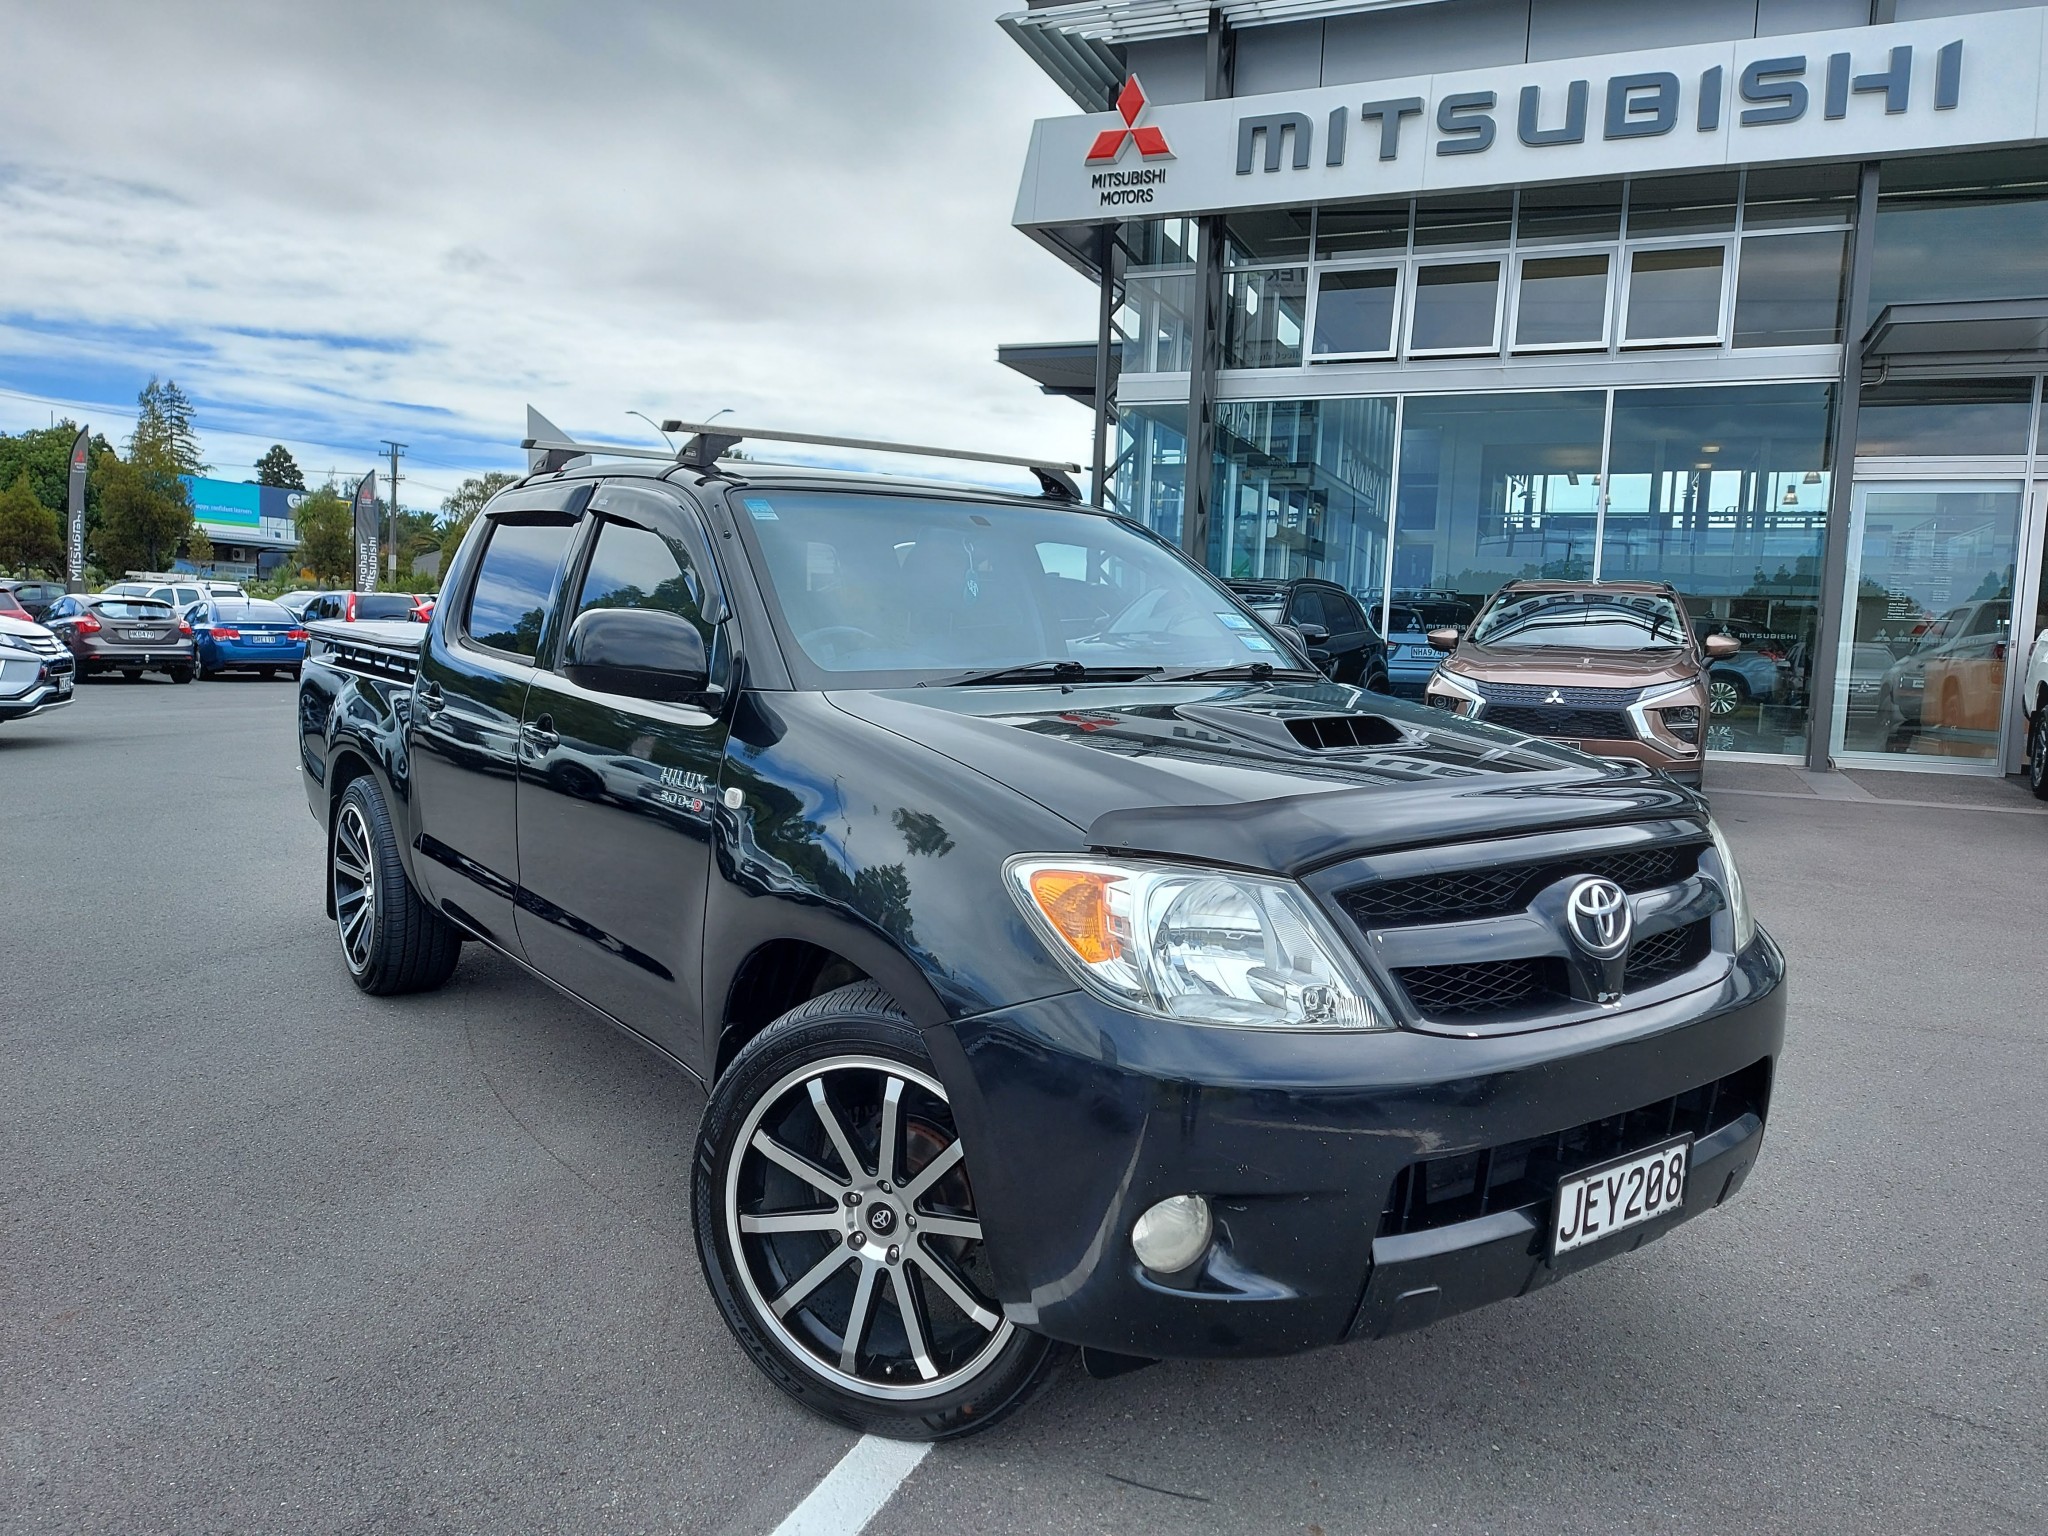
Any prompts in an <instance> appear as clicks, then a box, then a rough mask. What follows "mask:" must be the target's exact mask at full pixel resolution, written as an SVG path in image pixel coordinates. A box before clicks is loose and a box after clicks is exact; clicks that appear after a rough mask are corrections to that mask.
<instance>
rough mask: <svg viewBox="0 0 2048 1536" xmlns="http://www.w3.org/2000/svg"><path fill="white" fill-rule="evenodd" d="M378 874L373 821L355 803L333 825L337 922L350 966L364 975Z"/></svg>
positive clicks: (373, 932) (373, 923)
mask: <svg viewBox="0 0 2048 1536" xmlns="http://www.w3.org/2000/svg"><path fill="white" fill-rule="evenodd" d="M376 898H377V876H376V872H375V864H374V861H373V860H372V859H371V857H370V824H369V823H368V822H366V821H365V820H363V813H362V812H361V811H360V810H358V809H356V807H355V806H353V805H344V806H343V807H342V808H341V819H340V820H338V821H337V822H335V824H334V924H335V926H336V927H337V928H339V929H340V930H341V952H342V955H343V956H344V957H345V958H346V959H347V961H348V968H349V969H350V970H351V971H354V972H355V973H356V974H358V975H361V974H362V972H363V971H364V969H366V968H367V967H368V965H369V963H370V941H371V940H372V939H374V938H375V937H376V934H377V899H376Z"/></svg>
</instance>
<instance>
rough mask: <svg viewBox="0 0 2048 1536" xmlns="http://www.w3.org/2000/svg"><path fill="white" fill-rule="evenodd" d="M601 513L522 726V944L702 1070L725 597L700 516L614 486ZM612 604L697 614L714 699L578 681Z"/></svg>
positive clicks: (724, 724) (558, 975) (562, 978)
mask: <svg viewBox="0 0 2048 1536" xmlns="http://www.w3.org/2000/svg"><path fill="white" fill-rule="evenodd" d="M591 511H592V513H594V514H596V515H595V516H594V517H593V518H592V519H591V526H590V527H589V529H588V530H587V532H586V534H585V537H584V540H583V542H582V547H581V552H580V554H579V556H578V557H577V558H575V559H574V560H573V561H572V563H571V566H570V571H569V578H568V580H567V581H565V582H564V584H563V589H562V606H561V609H560V618H559V621H558V623H557V624H556V626H555V629H554V634H555V635H556V637H557V638H556V639H555V640H554V641H553V642H552V645H551V651H552V656H551V657H550V658H547V659H548V661H549V665H547V666H544V667H543V668H542V669H541V670H540V671H538V672H536V673H535V674H534V676H533V679H532V682H531V683H530V685H529V686H528V689H527V693H526V703H525V710H524V715H523V719H522V722H521V729H520V743H519V797H518V804H519V883H520V886H521V891H520V900H519V913H518V926H519V938H520V943H521V945H522V947H523V948H524V949H525V951H526V956H527V958H528V959H529V960H530V961H531V962H532V963H533V964H534V965H536V966H538V967H539V968H540V970H541V971H542V972H543V973H544V974H545V975H547V976H548V977H549V979H551V980H553V981H555V982H556V983H558V984H559V985H561V986H564V987H566V988H568V989H569V990H570V991H571V992H574V993H575V994H576V995H577V996H578V997H581V998H582V999H584V1000H585V1001H586V1002H589V1003H593V1004H595V1005H596V1006H597V1007H599V1008H602V1009H603V1010H604V1011H605V1012H606V1013H608V1014H610V1015H612V1016H613V1017H614V1018H616V1019H618V1020H620V1021H621V1022H622V1023H624V1024H627V1025H629V1026H631V1027H632V1028H633V1029H635V1030H637V1031H639V1032H640V1033H641V1034H644V1035H647V1036H648V1037H650V1038H651V1039H654V1040H656V1041H658V1042H660V1043H661V1044H663V1045H665V1046H666V1047H668V1049H670V1050H671V1051H673V1052H675V1053H676V1054H677V1055H679V1056H681V1057H682V1058H683V1059H684V1060H686V1061H692V1062H694V1061H695V1060H696V1058H697V1056H698V1055H699V1054H700V1051H701V1043H702V1032H701V1030H700V1029H699V1027H698V1022H697V1021H698V1018H699V1014H700V1003H701V989H702V958H703V957H702V946H703V932H704V897H705V891H706V889H707V886H708V884H709V881H710V877H711V858H712V852H711V850H712V842H713V833H714V828H715V825H716V820H717V816H718V798H719V794H720V785H719V771H720V764H721V761H722V760H723V758H724V755H725V739H726V734H727V729H728V713H729V711H728V709H727V705H728V703H729V693H728V690H727V684H728V683H729V670H730V668H729V661H728V657H727V652H726V648H725V645H724V643H723V642H724V640H725V634H726V627H725V625H724V623H723V618H724V614H725V611H726V609H725V603H724V601H723V598H722V597H721V595H720V589H719V586H718V583H717V578H716V575H715V573H714V571H713V568H712V564H711V560H710V542H709V540H708V539H707V538H706V537H705V536H704V530H703V525H702V523H701V522H700V520H699V519H698V516H697V514H696V512H695V511H694V510H692V509H689V508H686V507H684V506H683V505H681V504H680V503H679V502H677V501H676V500H674V499H673V498H672V497H670V496H668V495H666V494H663V493H660V492H656V491H652V490H647V489H643V488H640V487H631V486H620V485H607V486H605V487H603V488H602V489H601V490H600V491H599V492H598V493H597V495H596V496H595V497H593V498H592V501H591ZM598 608H614V609H615V608H660V609H665V610H667V611H669V612H671V613H675V614H678V615H680V616H681V617H682V618H684V619H686V620H688V621H689V622H690V623H691V624H693V625H694V626H696V628H697V629H698V631H699V632H700V634H702V635H703V637H704V649H705V655H706V656H707V658H709V660H710V664H711V682H712V691H711V692H709V693H707V694H705V695H704V696H703V697H702V698H701V699H700V700H698V701H695V702H693V703H690V704H676V703H661V702H655V701H652V700H647V699H640V698H630V697H624V696H620V695H614V694H607V693H603V692H600V691H598V690H595V689H592V688H588V687H584V686H582V685H581V684H578V683H576V682H573V681H571V680H570V679H569V678H568V677H567V676H565V675H564V674H563V672H562V670H561V656H562V654H563V643H564V641H565V640H566V637H567V636H568V634H569V633H570V631H571V630H572V629H573V628H574V626H575V622H576V619H577V618H578V617H579V616H580V615H582V614H584V613H587V612H589V611H590V610H592V609H598Z"/></svg>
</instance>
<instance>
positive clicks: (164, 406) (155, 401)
mask: <svg viewBox="0 0 2048 1536" xmlns="http://www.w3.org/2000/svg"><path fill="white" fill-rule="evenodd" d="M136 403H137V404H138V405H139V406H140V407H141V410H140V411H139V412H138V413H137V415H136V417H135V432H134V435H133V436H131V437H130V438H129V439H128V456H129V457H130V458H131V459H135V460H138V461H144V462H146V461H148V460H151V459H160V460H162V461H165V462H167V463H170V464H172V465H174V466H176V468H175V473H177V474H181V475H203V474H205V473H206V468H207V467H206V465H204V464H202V463H200V461H199V435H198V433H196V432H195V431H194V430H193V428H192V417H193V414H194V412H193V407H192V400H191V397H190V396H188V395H187V394H186V393H185V391H183V390H182V389H180V388H178V384H177V381H176V380H175V379H165V380H164V381H163V382H162V383H158V382H157V377H156V375H155V374H151V375H150V376H149V382H148V383H147V384H145V385H143V386H142V393H141V394H139V395H138V396H136Z"/></svg>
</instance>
